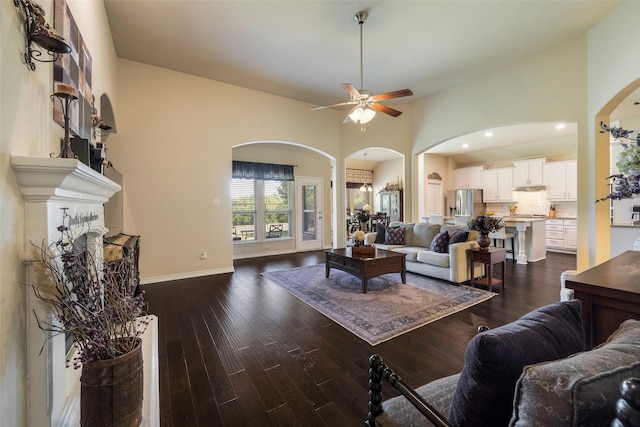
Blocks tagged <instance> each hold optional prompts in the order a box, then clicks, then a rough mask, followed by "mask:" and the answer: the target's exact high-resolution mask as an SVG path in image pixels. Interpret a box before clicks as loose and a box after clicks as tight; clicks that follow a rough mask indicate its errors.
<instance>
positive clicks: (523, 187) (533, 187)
mask: <svg viewBox="0 0 640 427" xmlns="http://www.w3.org/2000/svg"><path fill="white" fill-rule="evenodd" d="M546 189H547V187H545V186H544V185H519V186H517V187H514V188H513V191H543V190H546Z"/></svg>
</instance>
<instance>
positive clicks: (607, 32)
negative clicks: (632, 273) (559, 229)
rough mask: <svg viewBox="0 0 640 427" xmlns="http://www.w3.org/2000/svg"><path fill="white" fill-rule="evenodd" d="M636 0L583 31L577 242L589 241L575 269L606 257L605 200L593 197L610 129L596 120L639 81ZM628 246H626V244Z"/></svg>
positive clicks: (604, 168)
mask: <svg viewBox="0 0 640 427" xmlns="http://www.w3.org/2000/svg"><path fill="white" fill-rule="evenodd" d="M638 16H640V3H639V2H636V1H626V2H624V3H623V4H622V5H621V6H619V7H617V8H616V9H614V10H613V12H611V13H610V14H609V16H607V17H606V18H605V19H603V20H602V21H600V22H599V23H598V24H597V25H595V26H594V27H593V28H592V29H591V30H590V31H589V33H588V41H589V49H588V58H589V62H588V70H589V80H588V94H589V97H588V114H587V119H588V122H587V129H589V132H588V139H587V140H584V139H581V140H580V145H579V146H578V215H579V217H580V218H583V219H586V221H584V220H581V221H580V222H579V224H578V234H579V240H578V243H579V244H580V245H581V246H587V247H588V259H581V260H579V261H581V262H580V263H579V265H578V267H579V269H580V270H582V269H585V268H588V267H590V266H593V265H595V264H599V263H601V262H603V261H605V260H606V259H608V258H609V254H610V247H609V240H610V233H609V204H608V203H597V204H596V203H594V201H595V200H597V199H598V198H600V197H603V196H605V195H606V194H607V193H608V188H607V186H606V184H605V185H603V184H602V183H606V180H605V178H606V177H607V176H608V172H609V135H608V134H601V133H599V130H600V129H599V123H600V121H604V122H606V123H608V122H609V114H610V113H611V111H613V109H614V108H615V107H616V106H617V105H618V104H619V103H620V101H621V100H622V99H624V98H625V97H626V96H627V95H629V94H630V93H631V92H632V91H633V90H634V89H636V88H638V87H640V79H639V77H640V76H639V75H638V70H640V58H639V57H638V55H637V52H639V51H640V28H638V25H637V17H638ZM629 249H631V248H629Z"/></svg>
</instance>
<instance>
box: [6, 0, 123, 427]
mask: <svg viewBox="0 0 640 427" xmlns="http://www.w3.org/2000/svg"><path fill="white" fill-rule="evenodd" d="M39 3H40V4H41V5H42V6H43V7H44V9H45V14H46V15H45V17H46V19H47V20H48V22H49V23H50V25H53V21H52V18H53V2H39ZM68 3H69V7H70V9H71V13H72V14H73V15H74V18H75V19H76V21H77V24H78V27H79V29H80V32H81V33H82V36H83V37H84V39H85V41H86V43H87V46H88V48H89V51H90V52H91V55H92V58H93V92H94V93H95V94H96V96H97V97H98V98H99V96H100V95H101V94H102V93H104V92H106V93H108V94H109V95H110V97H111V100H112V103H113V105H114V108H115V109H116V110H117V103H116V98H115V95H116V93H115V92H116V90H115V86H116V77H117V76H116V72H115V67H116V59H115V49H114V47H113V43H112V42H111V33H110V31H109V28H108V26H107V21H106V14H105V11H104V5H103V3H102V2H101V1H96V0H84V1H81V0H69V1H68ZM0 34H1V37H0V40H2V43H0V174H1V175H2V178H1V179H0V219H1V220H0V242H1V243H0V283H2V286H0V408H2V410H1V411H0V425H2V426H26V425H27V420H26V389H25V384H26V367H25V360H26V347H25V346H26V342H27V339H26V319H27V316H30V315H32V314H31V313H26V312H25V311H26V310H25V309H26V302H25V297H26V292H27V287H26V286H25V280H26V279H25V268H24V266H23V264H22V263H21V262H20V254H21V253H22V251H23V250H24V249H25V248H26V247H27V246H28V245H29V244H30V243H29V242H25V238H24V218H23V217H24V203H23V201H22V195H21V194H20V189H19V188H18V186H17V183H16V179H15V176H14V174H13V171H12V169H11V165H10V159H11V156H12V155H20V156H36V157H48V156H49V153H52V152H56V153H58V152H59V149H60V147H59V140H60V138H61V137H62V136H63V134H64V131H63V129H62V128H61V127H60V126H58V125H57V124H55V123H54V122H53V119H52V103H51V99H50V98H49V96H50V95H51V94H52V93H53V71H52V65H51V64H50V63H36V66H37V68H36V71H35V72H34V71H30V70H29V68H28V67H27V66H26V65H25V64H24V63H23V62H22V61H23V60H22V57H23V53H24V33H23V27H22V21H21V16H20V12H19V9H18V8H16V7H15V6H14V4H13V2H12V1H1V2H0ZM43 340H44V333H43Z"/></svg>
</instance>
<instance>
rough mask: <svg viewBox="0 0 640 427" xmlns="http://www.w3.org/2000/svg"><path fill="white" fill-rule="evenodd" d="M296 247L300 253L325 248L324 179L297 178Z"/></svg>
mask: <svg viewBox="0 0 640 427" xmlns="http://www.w3.org/2000/svg"><path fill="white" fill-rule="evenodd" d="M296 205H297V206H296V211H297V212H296V230H297V231H296V246H297V249H298V250H300V251H312V250H318V249H322V248H323V237H322V236H323V232H322V217H323V212H322V207H323V206H324V202H323V199H322V178H314V177H297V178H296Z"/></svg>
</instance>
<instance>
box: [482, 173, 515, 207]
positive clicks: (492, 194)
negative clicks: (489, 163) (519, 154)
mask: <svg viewBox="0 0 640 427" xmlns="http://www.w3.org/2000/svg"><path fill="white" fill-rule="evenodd" d="M513 170H514V169H513V168H501V169H486V170H483V171H482V201H483V202H485V203H486V202H507V201H512V200H513V196H512V194H513V193H512V190H513Z"/></svg>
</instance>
